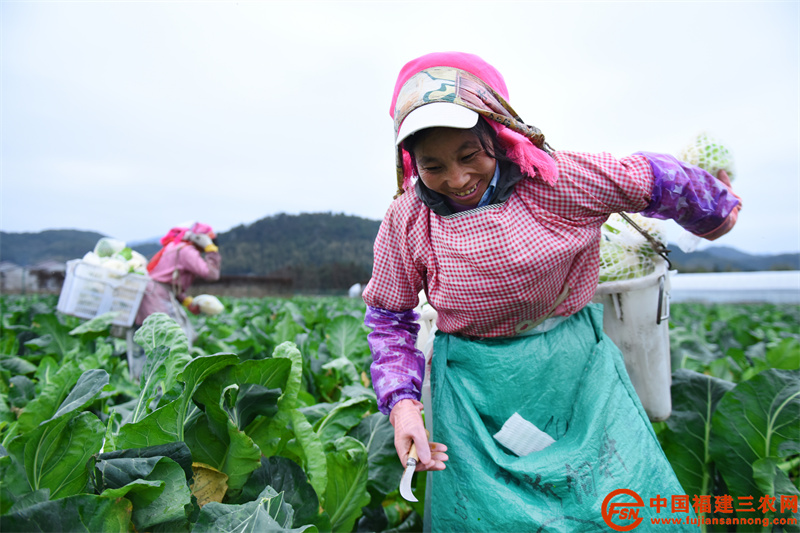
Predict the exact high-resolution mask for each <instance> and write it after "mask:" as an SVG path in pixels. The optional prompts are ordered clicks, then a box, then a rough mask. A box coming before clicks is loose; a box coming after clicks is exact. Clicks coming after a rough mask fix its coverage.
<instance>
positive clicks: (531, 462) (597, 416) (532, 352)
mask: <svg viewBox="0 0 800 533" xmlns="http://www.w3.org/2000/svg"><path fill="white" fill-rule="evenodd" d="M433 353H434V357H433V362H432V371H431V389H432V401H433V409H432V412H433V416H434V418H433V436H432V439H433V440H434V441H436V442H442V443H444V444H446V445H447V446H448V452H447V453H448V455H449V460H448V461H447V463H446V465H447V468H446V469H445V470H443V471H441V472H434V473H432V474H431V475H430V476H429V480H430V484H429V485H428V487H427V490H428V491H430V496H431V499H430V503H431V507H430V517H426V518H429V519H430V522H428V520H426V522H428V523H430V525H431V529H432V531H434V532H456V531H458V532H467V531H481V532H488V531H502V532H523V531H524V532H528V531H531V532H533V531H542V532H544V531H547V532H550V531H565V532H577V531H592V532H595V531H613V530H612V529H611V528H610V527H609V526H608V525H607V524H606V522H605V521H604V518H603V515H602V512H601V508H602V506H603V501H604V499H605V498H606V496H608V495H609V493H610V492H612V491H614V490H616V489H630V490H633V491H635V492H636V493H637V494H638V495H639V496H640V497H641V501H642V502H643V505H642V506H641V507H639V508H638V510H637V511H636V512H638V516H639V517H643V518H644V519H643V521H642V522H641V523H640V525H639V526H638V527H637V528H636V529H638V530H639V531H652V530H653V529H657V530H663V531H667V530H668V531H670V532H675V531H684V530H685V531H693V532H696V531H697V526H696V525H695V526H692V525H690V524H688V523H686V517H691V518H695V517H696V515H695V514H694V513H693V512H691V511H690V514H689V513H675V514H673V513H671V512H670V506H669V504H670V502H671V501H672V500H671V497H672V495H683V494H684V491H683V489H682V488H681V486H680V484H679V483H678V480H677V478H676V477H675V474H674V472H673V470H672V468H671V466H670V464H669V462H668V461H667V458H666V457H665V456H664V453H663V451H662V450H661V447H660V445H659V443H658V441H657V439H656V436H655V433H654V432H653V429H652V426H651V425H650V421H649V420H648V418H647V415H646V414H645V412H644V409H643V408H642V405H641V403H640V402H639V399H638V397H637V396H636V392H635V391H634V389H633V386H632V385H631V383H630V380H629V378H628V375H627V372H626V370H625V364H624V362H623V359H622V354H621V353H620V351H619V349H618V348H617V347H616V346H615V345H614V344H613V342H612V341H611V340H610V339H609V338H608V337H607V336H606V335H605V334H604V333H603V312H602V306H599V305H594V304H593V305H589V306H587V307H586V308H584V309H583V310H581V311H580V312H578V313H577V314H575V315H573V316H572V317H570V318H569V319H567V320H564V321H563V322H561V323H560V324H559V325H557V326H556V327H555V328H554V329H552V330H550V331H547V332H544V333H539V334H534V335H526V336H521V337H514V338H502V339H480V340H470V339H466V338H463V337H459V336H456V335H450V334H445V333H441V332H438V333H437V334H436V339H435V341H434V350H433ZM515 412H516V413H519V415H521V416H522V417H523V418H524V419H526V420H528V421H529V422H532V423H533V424H535V425H536V426H537V427H538V428H539V429H541V430H543V431H544V432H546V433H547V434H549V435H550V436H551V437H552V438H553V439H555V443H554V444H552V445H550V446H549V447H547V448H545V449H544V450H541V451H538V452H534V453H531V454H529V455H527V456H525V457H517V456H516V455H514V454H513V453H512V452H510V451H509V450H507V449H505V448H504V447H503V446H502V445H500V444H499V443H498V442H497V441H496V440H495V439H494V438H493V435H494V434H495V433H497V432H498V431H499V430H500V428H501V427H502V426H503V423H504V422H505V421H506V420H508V418H509V417H511V415H513V414H514V413H515ZM656 497H659V498H665V499H666V502H667V504H666V508H665V507H663V506H662V508H661V509H660V512H659V513H656V509H655V508H651V507H650V505H651V498H656ZM611 501H612V502H617V501H619V502H631V501H634V499H633V497H631V496H627V495H620V496H618V497H614V498H613V499H612V500H611ZM651 517H652V518H661V519H663V518H680V519H682V521H683V522H684V523H683V524H682V525H679V524H672V525H669V526H666V525H659V526H654V525H651V522H650V518H651ZM611 520H612V521H613V522H614V523H615V524H617V525H622V526H624V525H626V524H630V523H632V521H628V522H626V521H625V520H622V519H620V513H619V512H617V514H615V515H611Z"/></svg>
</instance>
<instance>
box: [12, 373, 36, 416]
mask: <svg viewBox="0 0 800 533" xmlns="http://www.w3.org/2000/svg"><path fill="white" fill-rule="evenodd" d="M7 397H8V401H9V403H10V404H11V406H12V407H16V408H21V407H25V406H26V405H28V403H29V402H30V401H31V400H33V399H34V398H35V397H36V384H35V383H34V382H33V381H31V379H30V378H29V377H28V376H14V377H12V378H11V379H9V380H8V396H7Z"/></svg>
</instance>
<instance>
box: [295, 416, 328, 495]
mask: <svg viewBox="0 0 800 533" xmlns="http://www.w3.org/2000/svg"><path fill="white" fill-rule="evenodd" d="M291 417H292V429H293V430H294V435H295V439H296V440H297V442H298V444H299V445H300V448H301V449H302V452H303V460H304V464H303V465H302V466H303V468H304V469H305V471H306V474H307V475H308V482H309V483H311V486H312V487H314V490H316V491H317V498H319V503H320V505H321V506H322V507H325V491H326V490H327V486H328V464H327V460H326V459H325V451H324V449H323V447H322V442H321V441H320V439H319V435H317V434H316V433H315V432H314V429H313V428H312V427H311V424H309V423H308V420H306V417H305V416H304V415H303V413H301V412H300V411H298V410H297V409H294V410H292V412H291Z"/></svg>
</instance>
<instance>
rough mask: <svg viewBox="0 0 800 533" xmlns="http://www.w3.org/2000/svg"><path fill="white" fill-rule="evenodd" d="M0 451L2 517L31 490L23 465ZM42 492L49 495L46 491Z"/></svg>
mask: <svg viewBox="0 0 800 533" xmlns="http://www.w3.org/2000/svg"><path fill="white" fill-rule="evenodd" d="M0 451H1V452H2V453H0V515H4V514H6V513H7V512H8V511H9V509H11V506H12V505H13V504H14V502H16V501H17V500H19V499H20V498H24V497H26V496H27V495H28V494H31V492H33V489H31V486H30V483H28V476H27V474H25V467H24V466H23V464H22V463H21V462H20V461H17V460H16V459H15V458H13V457H11V456H10V455H7V451H6V450H5V448H3V447H1V446H0ZM43 490H46V491H47V493H48V495H49V494H50V491H49V490H48V489H43ZM0 531H2V529H0Z"/></svg>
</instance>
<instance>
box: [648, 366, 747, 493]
mask: <svg viewBox="0 0 800 533" xmlns="http://www.w3.org/2000/svg"><path fill="white" fill-rule="evenodd" d="M733 386H734V385H733V383H730V382H727V381H723V380H720V379H716V378H713V377H711V376H706V375H704V374H699V373H697V372H694V371H691V370H686V369H679V370H676V371H675V372H674V373H673V374H672V389H671V391H672V414H671V415H670V417H669V418H668V419H667V421H666V424H667V429H665V430H664V431H662V432H661V433H660V434H659V440H660V441H661V445H662V447H663V449H664V453H665V454H666V455H667V458H668V459H669V461H670V464H671V465H672V468H673V469H674V470H675V474H676V475H677V476H678V481H680V483H681V485H682V486H683V489H684V490H685V491H686V493H687V494H711V493H712V490H711V489H712V488H713V487H712V483H713V480H714V464H713V461H712V460H711V449H710V446H711V419H712V415H713V414H714V410H715V409H716V407H717V404H718V403H719V401H720V399H721V398H722V397H723V395H725V393H726V392H728V391H729V390H731V389H732V388H733Z"/></svg>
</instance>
